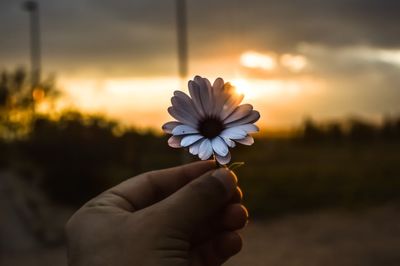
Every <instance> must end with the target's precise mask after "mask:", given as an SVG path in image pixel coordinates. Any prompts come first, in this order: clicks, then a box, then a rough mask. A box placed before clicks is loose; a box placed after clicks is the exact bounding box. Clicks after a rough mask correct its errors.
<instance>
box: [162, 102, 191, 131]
mask: <svg viewBox="0 0 400 266" xmlns="http://www.w3.org/2000/svg"><path fill="white" fill-rule="evenodd" d="M168 113H169V114H170V115H171V116H172V117H173V118H175V119H176V120H178V121H179V122H182V123H183V124H187V125H189V126H191V127H193V128H195V127H196V126H197V125H196V121H193V120H191V119H190V118H188V117H186V116H185V115H183V114H182V112H179V111H177V110H176V108H174V107H172V106H171V107H168Z"/></svg>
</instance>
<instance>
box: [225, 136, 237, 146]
mask: <svg viewBox="0 0 400 266" xmlns="http://www.w3.org/2000/svg"><path fill="white" fill-rule="evenodd" d="M222 139H223V140H224V141H225V143H226V145H228V147H230V148H234V147H235V146H236V143H235V142H234V141H233V140H230V139H228V138H222Z"/></svg>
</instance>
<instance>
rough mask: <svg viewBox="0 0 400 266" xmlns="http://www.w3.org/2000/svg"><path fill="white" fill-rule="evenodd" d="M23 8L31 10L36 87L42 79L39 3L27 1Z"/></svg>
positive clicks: (31, 36) (31, 38)
mask: <svg viewBox="0 0 400 266" xmlns="http://www.w3.org/2000/svg"><path fill="white" fill-rule="evenodd" d="M23 8H24V10H26V11H28V12H29V17H30V53H31V86H32V89H34V88H35V87H36V86H38V85H39V83H40V79H41V77H40V76H41V49H40V21H39V4H38V3H37V2H36V1H26V2H25V3H24V5H23Z"/></svg>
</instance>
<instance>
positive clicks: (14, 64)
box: [0, 0, 400, 266]
mask: <svg viewBox="0 0 400 266" xmlns="http://www.w3.org/2000/svg"><path fill="white" fill-rule="evenodd" d="M399 10H400V2H398V1H395V0H385V1H379V0H337V1H328V0H318V1H317V0H301V1H276V0H263V1H261V0H251V1H240V0H229V1H228V0H220V1H211V0H202V1H199V0H165V1H155V0H146V1H144V0H134V1H127V0H121V1H104V0H96V1H94V0H85V1H78V0H70V1H62V0H40V1H26V2H24V1H16V0H1V1H0V36H1V40H0V265H7V266H8V265H10V266H18V265H27V264H29V265H66V258H65V250H64V237H63V226H64V223H65V222H66V220H67V219H68V218H69V216H70V215H71V214H72V213H73V212H74V211H75V210H76V209H77V208H79V206H81V205H82V204H83V203H84V202H85V201H87V200H88V199H90V198H91V197H93V196H95V195H97V194H98V193H100V192H101V191H103V190H105V189H107V188H109V187H110V186H113V185H115V184H117V183H119V182H121V181H122V180H125V179H126V178H128V177H130V176H134V175H136V174H138V173H141V172H144V171H147V170H154V169H160V168H164V167H169V166H174V165H179V164H181V163H182V162H183V158H184V156H183V153H184V152H183V151H181V150H175V149H172V148H170V147H168V145H167V136H165V135H163V133H162V132H161V130H160V127H161V125H162V124H163V123H164V122H166V121H169V120H171V118H170V117H169V116H168V113H167V112H166V109H167V107H168V106H169V105H170V103H169V100H170V97H171V95H172V93H173V91H174V90H176V89H181V90H185V91H187V88H186V83H187V80H188V79H191V78H193V76H194V75H201V76H203V77H207V78H209V79H210V80H214V79H215V78H216V77H219V76H220V77H223V78H224V79H225V81H230V82H231V83H232V84H233V85H234V86H235V87H236V90H237V92H238V93H244V94H245V102H249V103H252V104H253V105H254V106H255V109H257V110H259V111H260V113H261V119H260V121H259V122H258V125H259V127H260V128H261V133H260V134H258V135H256V142H255V144H254V145H253V146H252V147H239V148H236V149H235V150H234V151H233V161H245V162H246V165H245V166H244V167H242V168H240V169H239V170H237V173H238V176H239V179H240V181H239V182H240V186H241V187H242V189H243V191H244V201H245V204H246V205H247V206H248V208H249V211H250V214H251V220H250V223H249V225H248V226H247V228H246V229H245V230H244V231H243V237H244V239H245V246H244V249H243V251H242V253H240V254H239V255H238V256H237V257H235V258H234V259H232V260H231V261H230V262H229V263H227V265H232V266H233V265H255V266H257V265H283V266H292V265H296V266H297V265H307V266H313V265H344V266H346V265H352V266H354V265H363V266H364V265H389V266H390V265H400V213H399V211H400V204H399V203H400V153H399V151H400V72H399V70H400V35H399V29H398V25H399V23H400V16H399V15H398V11H399ZM192 159H195V158H192Z"/></svg>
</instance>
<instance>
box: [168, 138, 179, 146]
mask: <svg viewBox="0 0 400 266" xmlns="http://www.w3.org/2000/svg"><path fill="white" fill-rule="evenodd" d="M181 140H182V137H177V136H172V137H170V138H169V139H168V145H169V146H170V147H172V148H181V147H182V146H181Z"/></svg>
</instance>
